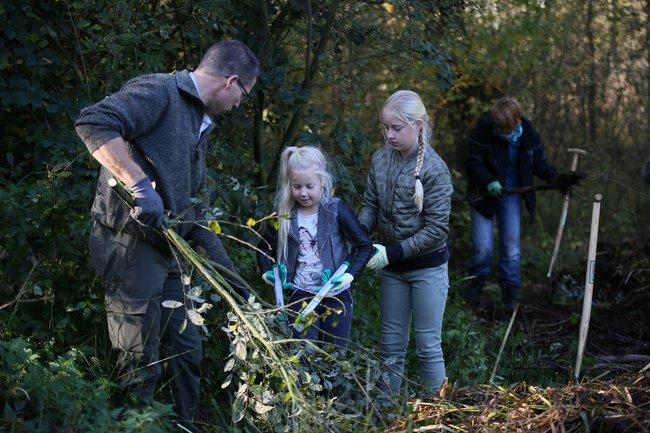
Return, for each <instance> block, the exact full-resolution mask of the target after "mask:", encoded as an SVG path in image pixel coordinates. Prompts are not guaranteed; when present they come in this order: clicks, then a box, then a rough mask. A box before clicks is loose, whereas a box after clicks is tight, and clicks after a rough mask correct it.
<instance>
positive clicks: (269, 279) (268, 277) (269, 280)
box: [262, 269, 275, 287]
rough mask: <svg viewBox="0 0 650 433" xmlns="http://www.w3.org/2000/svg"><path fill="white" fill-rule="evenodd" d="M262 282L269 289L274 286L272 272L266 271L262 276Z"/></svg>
mask: <svg viewBox="0 0 650 433" xmlns="http://www.w3.org/2000/svg"><path fill="white" fill-rule="evenodd" d="M262 280H264V282H265V283H266V284H268V285H269V286H271V287H274V286H275V275H273V270H272V269H271V270H270V271H266V272H264V273H263V274H262Z"/></svg>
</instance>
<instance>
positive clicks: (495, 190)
mask: <svg viewBox="0 0 650 433" xmlns="http://www.w3.org/2000/svg"><path fill="white" fill-rule="evenodd" d="M487 190H488V194H490V197H499V196H500V195H501V194H502V193H503V187H502V186H501V182H499V181H498V180H495V181H493V182H490V183H488V186H487Z"/></svg>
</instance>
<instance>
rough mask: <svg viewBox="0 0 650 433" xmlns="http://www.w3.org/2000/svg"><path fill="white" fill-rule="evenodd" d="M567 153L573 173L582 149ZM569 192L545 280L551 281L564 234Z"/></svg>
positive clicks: (583, 153)
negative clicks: (571, 155) (569, 155)
mask: <svg viewBox="0 0 650 433" xmlns="http://www.w3.org/2000/svg"><path fill="white" fill-rule="evenodd" d="M567 151H568V152H569V153H572V154H573V159H572V160H571V168H570V171H572V172H575V171H576V169H577V168H578V158H579V157H580V155H583V156H584V155H586V154H587V152H585V151H584V150H582V149H575V148H572V149H567ZM569 198H570V197H569V192H568V191H567V193H566V194H565V195H564V204H563V205H562V213H561V214H560V224H559V225H558V227H557V233H556V235H555V245H554V246H553V254H552V255H551V263H550V264H549V265H548V272H547V273H546V278H548V279H549V280H550V279H551V274H552V273H553V266H554V265H555V260H556V259H557V254H558V252H559V251H560V242H561V241H562V235H563V234H564V226H565V224H566V217H567V214H568V212H569Z"/></svg>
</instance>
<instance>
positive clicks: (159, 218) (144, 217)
mask: <svg viewBox="0 0 650 433" xmlns="http://www.w3.org/2000/svg"><path fill="white" fill-rule="evenodd" d="M130 189H131V194H132V195H133V199H134V200H135V206H134V207H133V209H131V216H132V217H133V219H135V220H136V221H137V222H139V223H140V224H143V225H146V226H151V227H153V228H158V227H160V226H161V225H162V223H163V202H162V199H161V198H160V196H159V195H158V193H157V192H156V191H155V190H154V189H153V186H151V181H150V180H149V178H148V177H144V178H142V179H141V180H139V181H137V182H136V183H135V184H134V185H132V186H131V187H130Z"/></svg>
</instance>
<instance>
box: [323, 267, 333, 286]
mask: <svg viewBox="0 0 650 433" xmlns="http://www.w3.org/2000/svg"><path fill="white" fill-rule="evenodd" d="M330 278H332V270H331V269H330V268H325V269H323V274H322V275H321V276H320V281H321V283H320V284H321V286H324V285H325V283H327V282H328V281H329V280H330Z"/></svg>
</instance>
